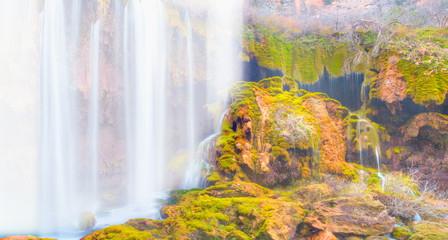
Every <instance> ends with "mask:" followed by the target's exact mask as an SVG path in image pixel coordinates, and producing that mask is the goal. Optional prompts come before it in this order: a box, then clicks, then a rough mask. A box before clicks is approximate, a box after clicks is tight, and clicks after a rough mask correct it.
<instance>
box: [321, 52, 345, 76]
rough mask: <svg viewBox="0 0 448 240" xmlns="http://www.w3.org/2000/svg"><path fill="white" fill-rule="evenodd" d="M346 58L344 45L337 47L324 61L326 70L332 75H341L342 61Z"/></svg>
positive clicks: (342, 73) (342, 72) (342, 71)
mask: <svg viewBox="0 0 448 240" xmlns="http://www.w3.org/2000/svg"><path fill="white" fill-rule="evenodd" d="M347 58H348V52H347V47H346V46H345V45H341V46H339V47H337V48H336V49H335V50H334V51H333V53H332V54H331V56H330V57H329V58H328V60H327V62H326V67H327V70H328V72H329V73H330V74H331V75H332V76H334V77H341V76H343V75H344V70H343V69H344V63H345V61H346V59H347Z"/></svg>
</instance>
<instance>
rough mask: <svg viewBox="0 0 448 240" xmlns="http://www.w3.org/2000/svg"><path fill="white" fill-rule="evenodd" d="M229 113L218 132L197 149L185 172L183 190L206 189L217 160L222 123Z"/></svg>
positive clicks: (220, 121)
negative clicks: (216, 151)
mask: <svg viewBox="0 0 448 240" xmlns="http://www.w3.org/2000/svg"><path fill="white" fill-rule="evenodd" d="M227 112H228V109H226V110H225V111H224V113H223V114H222V115H221V118H220V120H219V122H218V127H217V129H218V131H217V132H216V133H213V134H212V135H210V136H209V137H207V138H206V139H204V140H203V141H202V142H201V143H200V144H199V146H198V147H197V149H196V151H195V154H194V159H193V161H191V162H190V164H189V165H188V167H187V170H186V172H185V179H184V181H183V182H182V185H181V188H183V189H191V188H197V187H200V188H205V187H206V186H207V181H206V178H207V176H208V175H209V174H210V170H211V168H212V166H213V162H211V161H214V160H215V158H216V156H215V144H216V140H217V138H218V137H219V136H220V134H221V128H222V123H223V121H224V117H225V115H226V113H227Z"/></svg>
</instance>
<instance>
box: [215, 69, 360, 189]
mask: <svg viewBox="0 0 448 240" xmlns="http://www.w3.org/2000/svg"><path fill="white" fill-rule="evenodd" d="M284 84H285V78H283V79H282V78H280V77H273V78H268V79H264V80H262V81H260V82H259V83H247V82H239V83H235V84H234V85H233V86H232V87H231V89H230V96H231V104H230V110H229V112H228V113H227V115H226V116H225V118H224V122H223V125H222V129H221V136H220V138H219V139H218V141H217V143H216V148H215V149H216V156H217V169H218V170H219V173H220V174H221V175H222V176H223V180H232V179H233V178H234V177H239V178H241V179H249V180H251V181H252V182H256V183H258V184H261V185H263V186H266V187H272V186H276V185H282V186H286V185H288V184H289V183H290V182H291V181H293V180H294V179H318V178H320V173H321V172H329V173H333V174H339V175H344V176H346V177H347V178H351V179H354V178H356V172H355V171H354V170H353V168H352V167H351V166H350V165H348V164H347V163H346V162H345V153H346V147H345V141H346V140H345V138H346V134H345V133H346V130H345V127H346V123H347V121H346V117H347V116H348V114H349V112H348V110H347V109H346V108H343V107H342V106H341V105H340V103H339V102H337V101H335V100H333V99H330V98H329V97H328V96H327V95H326V94H320V93H308V92H306V91H303V90H300V91H296V90H295V89H297V88H296V87H288V88H287V89H288V90H284V88H283V86H284ZM288 84H290V85H291V84H292V82H291V81H290V82H289V83H288ZM295 85H296V86H297V83H295Z"/></svg>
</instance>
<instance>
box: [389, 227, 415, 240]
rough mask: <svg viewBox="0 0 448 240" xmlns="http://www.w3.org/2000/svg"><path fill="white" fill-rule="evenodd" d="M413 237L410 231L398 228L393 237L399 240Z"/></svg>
mask: <svg viewBox="0 0 448 240" xmlns="http://www.w3.org/2000/svg"><path fill="white" fill-rule="evenodd" d="M410 236H411V232H410V231H409V230H408V229H405V228H401V227H397V228H395V229H394V231H393V232H392V237H393V238H395V239H397V240H406V239H408V238H409V237H410Z"/></svg>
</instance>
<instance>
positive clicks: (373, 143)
mask: <svg viewBox="0 0 448 240" xmlns="http://www.w3.org/2000/svg"><path fill="white" fill-rule="evenodd" d="M356 138H357V141H358V142H357V144H358V145H357V149H358V151H359V164H360V165H361V167H365V166H376V169H377V171H378V177H379V178H380V179H381V180H382V188H383V189H384V183H385V178H384V176H383V174H382V173H381V147H380V135H379V134H378V130H377V129H376V127H375V126H374V125H373V124H372V123H371V122H370V121H369V120H368V119H364V118H361V117H359V118H358V121H357V125H356ZM372 155H373V156H374V158H375V159H373V160H372V159H370V157H371V156H372Z"/></svg>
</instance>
